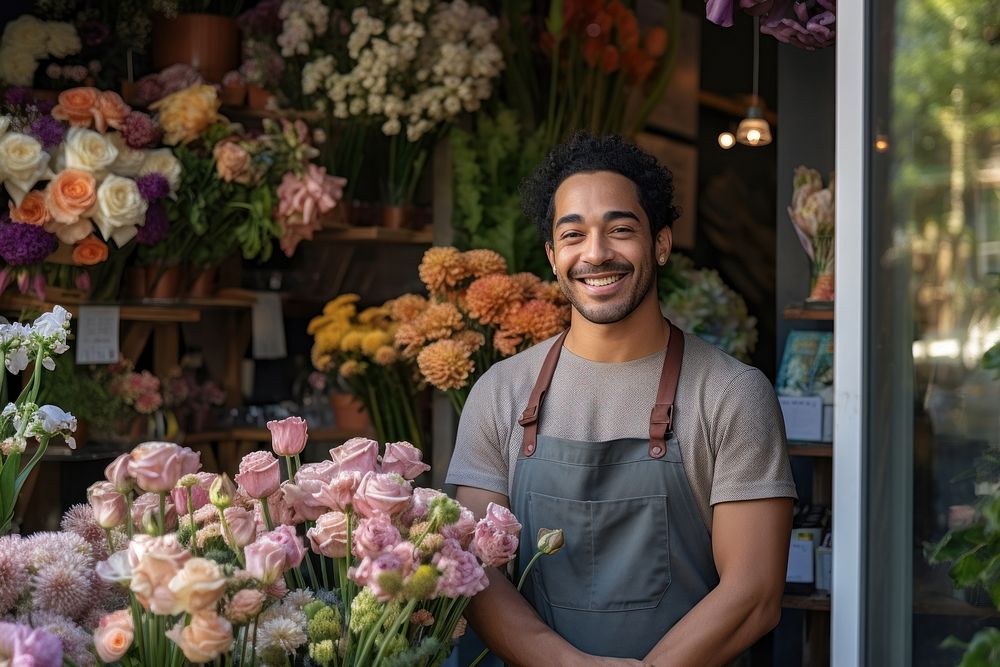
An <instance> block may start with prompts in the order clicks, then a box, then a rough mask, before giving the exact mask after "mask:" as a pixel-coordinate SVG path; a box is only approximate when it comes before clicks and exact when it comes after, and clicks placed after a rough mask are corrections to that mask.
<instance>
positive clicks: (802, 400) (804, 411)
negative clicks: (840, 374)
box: [778, 396, 823, 442]
mask: <svg viewBox="0 0 1000 667" xmlns="http://www.w3.org/2000/svg"><path fill="white" fill-rule="evenodd" d="M778 403H779V404H780V405H781V414H782V415H783V416H784V418H785V435H786V436H787V437H788V439H789V440H792V441H795V440H807V441H814V442H815V441H819V440H821V439H822V438H823V399H821V398H820V397H819V396H779V397H778Z"/></svg>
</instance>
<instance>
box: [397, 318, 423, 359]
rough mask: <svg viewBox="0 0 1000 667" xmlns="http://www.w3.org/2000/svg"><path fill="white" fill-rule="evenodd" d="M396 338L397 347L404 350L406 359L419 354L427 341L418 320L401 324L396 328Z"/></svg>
mask: <svg viewBox="0 0 1000 667" xmlns="http://www.w3.org/2000/svg"><path fill="white" fill-rule="evenodd" d="M394 340H395V343H396V347H398V348H400V349H401V350H402V351H403V357H405V358H406V359H412V358H413V357H415V356H417V353H418V352H420V348H421V347H423V345H424V343H425V342H427V341H426V339H425V338H424V334H423V333H421V331H420V327H418V326H417V323H416V322H407V323H405V324H401V325H399V328H398V329H396V335H395V338H394Z"/></svg>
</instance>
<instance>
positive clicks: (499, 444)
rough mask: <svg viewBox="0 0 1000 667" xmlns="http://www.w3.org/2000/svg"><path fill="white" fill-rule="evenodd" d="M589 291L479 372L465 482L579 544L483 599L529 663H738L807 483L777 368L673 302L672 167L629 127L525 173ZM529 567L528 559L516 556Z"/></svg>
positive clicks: (524, 546)
mask: <svg viewBox="0 0 1000 667" xmlns="http://www.w3.org/2000/svg"><path fill="white" fill-rule="evenodd" d="M522 197H523V205H524V210H525V212H526V213H527V215H528V216H529V217H530V218H531V219H532V220H533V221H534V222H535V223H537V225H538V227H539V230H540V232H541V235H542V237H543V238H544V240H545V252H546V253H547V255H548V258H549V262H550V264H551V265H552V271H553V273H554V274H555V276H556V278H557V279H558V281H559V285H560V287H561V288H562V291H563V293H564V294H565V295H566V298H567V299H568V300H569V302H570V304H572V318H571V323H570V328H569V329H568V330H567V331H566V332H565V333H564V334H562V335H560V336H558V337H556V338H553V339H551V340H548V341H545V342H543V343H540V344H539V345H536V346H535V347H532V348H531V349H528V350H526V351H524V352H522V353H520V354H518V355H515V356H514V357H511V358H510V359H507V360H505V361H502V362H500V363H498V364H496V365H494V366H493V367H492V368H490V370H489V371H488V372H487V373H485V374H484V375H483V377H482V378H481V379H480V380H479V382H478V383H477V384H476V385H475V387H473V389H472V392H471V394H470V395H469V398H468V401H467V402H466V404H465V409H464V410H463V412H462V417H461V421H460V424H459V431H458V440H457V443H456V448H455V454H454V457H453V459H452V463H451V468H450V469H449V472H448V482H449V483H451V484H456V485H458V487H459V488H458V499H459V500H460V501H461V502H462V503H463V504H464V505H466V506H467V507H469V508H470V509H471V510H472V511H473V512H474V513H476V514H477V515H478V516H481V515H482V514H483V513H484V512H485V510H486V507H487V505H488V503H490V502H495V503H499V504H502V505H505V506H508V507H510V508H511V509H512V510H513V511H514V513H515V514H516V515H517V516H518V518H519V519H520V520H521V521H522V523H523V524H524V530H523V531H522V533H521V536H522V541H521V550H520V554H519V559H518V562H519V563H520V565H519V567H520V568H523V567H524V564H525V563H527V561H528V560H529V559H530V557H531V556H532V555H533V553H534V549H535V546H534V536H535V534H536V532H537V531H538V529H539V528H562V529H564V531H565V546H564V547H563V549H562V550H561V551H559V552H558V553H557V554H555V555H553V556H546V557H544V558H542V559H540V560H539V561H538V562H537V564H536V566H535V569H534V570H533V572H532V573H531V575H530V576H529V577H528V579H527V581H526V583H525V586H524V589H523V597H522V595H521V594H519V593H518V592H517V590H516V589H515V588H514V586H513V585H512V584H511V583H510V582H509V581H508V580H507V578H506V577H505V576H504V574H503V573H501V572H500V571H498V570H494V571H492V572H490V573H489V576H490V582H491V585H490V587H489V588H488V589H487V590H486V591H484V592H483V593H481V594H480V595H478V596H476V597H475V598H474V600H473V602H472V604H471V605H470V606H469V609H468V611H467V612H466V616H467V617H468V618H469V620H470V622H471V623H472V625H473V627H474V628H475V629H476V631H477V632H478V633H479V635H480V637H482V639H483V640H484V641H485V642H486V644H487V645H488V646H489V647H490V648H491V649H492V650H493V651H494V652H495V653H496V654H497V655H499V656H500V657H501V658H502V659H503V660H504V661H505V662H507V663H509V664H513V665H529V666H533V665H539V666H540V665H546V666H547V665H573V666H576V665H588V664H593V665H616V664H639V663H640V662H641V663H645V664H652V665H664V666H668V665H669V666H670V667H683V666H685V665H697V666H699V667H700V666H702V665H719V664H725V663H727V662H728V661H730V660H732V659H733V658H735V657H736V656H738V655H739V654H740V653H742V652H743V651H744V650H745V649H746V648H747V647H749V646H750V645H751V644H752V643H753V642H755V641H756V640H757V639H758V638H759V637H760V636H761V635H763V634H765V633H766V632H768V631H769V630H770V629H771V628H773V627H774V625H775V624H776V623H777V621H778V617H779V614H780V609H781V594H782V589H783V587H784V578H785V564H786V560H787V554H788V539H789V533H790V529H791V519H792V500H791V499H793V498H794V497H795V485H794V483H793V481H792V477H791V471H790V469H789V465H788V458H787V454H786V450H785V435H784V428H783V422H782V419H781V414H780V412H779V409H778V404H777V400H776V399H775V395H774V391H773V389H772V387H771V385H770V383H769V382H768V380H767V378H766V377H765V376H764V375H763V373H761V372H760V371H759V370H757V369H755V368H752V367H749V366H746V365H744V364H742V363H740V362H739V361H737V360H735V359H733V358H732V357H729V356H727V355H726V354H725V353H723V352H721V351H719V350H717V349H716V348H714V347H712V346H711V345H709V344H707V343H705V342H703V341H701V340H700V339H699V338H697V337H695V336H692V335H686V334H684V333H683V332H682V331H680V330H679V329H677V328H676V327H674V326H673V325H671V324H670V323H669V322H667V321H666V320H665V319H663V316H662V315H661V314H660V308H659V302H658V299H657V294H656V267H657V264H659V265H663V264H665V263H666V262H667V261H668V259H669V256H670V250H671V227H670V226H671V224H672V223H673V221H674V220H675V219H676V218H677V211H676V209H675V208H674V206H673V185H672V181H671V175H670V173H669V172H668V171H667V170H666V169H664V168H663V167H662V166H661V165H659V164H658V163H657V162H656V160H655V159H654V158H653V157H652V156H650V155H648V154H646V153H644V152H642V151H640V150H639V149H638V148H636V147H634V146H632V145H630V144H627V143H625V142H624V141H622V140H621V139H619V138H617V137H601V138H598V137H591V136H586V135H578V136H576V137H574V138H573V140H571V141H570V142H568V143H567V144H564V145H561V146H558V147H556V148H555V149H554V150H553V151H552V153H550V154H549V156H548V157H547V158H546V160H545V162H544V163H543V164H542V165H541V166H540V167H539V168H538V170H537V171H536V172H535V173H534V174H533V175H532V176H531V177H530V178H528V179H526V181H525V183H524V184H523V186H522ZM517 574H518V575H519V574H520V573H519V572H518V573H517Z"/></svg>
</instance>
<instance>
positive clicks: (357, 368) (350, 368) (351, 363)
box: [338, 359, 365, 378]
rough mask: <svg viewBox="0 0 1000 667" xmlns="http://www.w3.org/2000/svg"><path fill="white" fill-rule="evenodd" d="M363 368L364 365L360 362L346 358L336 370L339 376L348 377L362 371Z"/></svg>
mask: <svg viewBox="0 0 1000 667" xmlns="http://www.w3.org/2000/svg"><path fill="white" fill-rule="evenodd" d="M364 370H365V369H364V366H362V365H361V362H359V361H355V360H354V359H348V360H347V361H345V362H344V363H342V364H341V365H340V368H339V369H338V372H339V373H340V375H341V377H344V378H350V377H354V376H355V375H359V374H361V373H363V372H364Z"/></svg>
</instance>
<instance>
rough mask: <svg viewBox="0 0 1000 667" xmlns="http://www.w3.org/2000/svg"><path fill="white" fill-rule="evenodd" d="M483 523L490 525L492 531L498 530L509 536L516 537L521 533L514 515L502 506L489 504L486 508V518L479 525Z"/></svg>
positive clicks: (519, 525)
mask: <svg viewBox="0 0 1000 667" xmlns="http://www.w3.org/2000/svg"><path fill="white" fill-rule="evenodd" d="M482 521H485V522H487V523H489V524H490V527H491V528H492V529H493V530H500V531H503V532H505V533H507V534H509V535H518V534H520V532H521V523H520V522H519V521H518V520H517V517H516V516H514V513H513V512H511V511H510V510H509V509H507V508H506V507H504V506H503V505H497V504H496V503H490V504H489V505H487V506H486V516H484V517H483V518H482V520H481V521H480V523H481V522H482Z"/></svg>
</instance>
